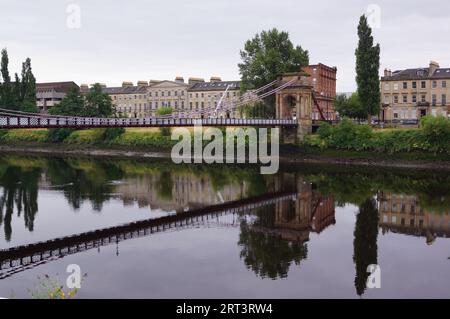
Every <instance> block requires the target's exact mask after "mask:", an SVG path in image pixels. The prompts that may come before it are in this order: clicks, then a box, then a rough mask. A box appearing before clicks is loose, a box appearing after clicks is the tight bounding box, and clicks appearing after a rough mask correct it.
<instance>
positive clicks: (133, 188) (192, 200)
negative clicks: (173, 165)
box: [115, 174, 247, 212]
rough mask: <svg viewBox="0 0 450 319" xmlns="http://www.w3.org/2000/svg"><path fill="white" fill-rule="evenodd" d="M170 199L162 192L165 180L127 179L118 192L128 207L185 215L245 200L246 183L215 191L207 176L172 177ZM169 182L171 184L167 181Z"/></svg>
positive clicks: (156, 175) (153, 177) (117, 189)
mask: <svg viewBox="0 0 450 319" xmlns="http://www.w3.org/2000/svg"><path fill="white" fill-rule="evenodd" d="M163 178H165V179H167V178H168V179H170V183H168V186H167V188H168V189H167V194H166V195H167V196H164V194H162V192H161V187H160V185H161V183H162V182H163V181H162V180H161V176H160V175H158V174H155V175H138V176H133V177H129V178H126V179H125V180H124V181H123V183H121V184H119V185H117V187H116V189H115V191H116V193H117V194H118V196H119V197H120V198H121V199H122V200H123V203H124V204H125V205H133V204H134V203H136V202H137V203H138V205H139V207H146V206H150V207H151V208H160V209H162V210H165V211H177V212H180V211H183V210H185V209H186V208H190V209H193V208H198V207H203V206H209V205H215V204H219V203H223V202H227V201H233V200H237V199H240V198H243V197H245V194H246V192H247V185H246V183H245V182H240V183H232V184H229V185H225V186H223V187H221V189H220V190H214V189H215V188H214V186H213V185H212V181H211V179H210V178H208V177H206V176H196V175H193V174H179V175H175V174H169V176H165V177H163ZM165 182H167V181H165Z"/></svg>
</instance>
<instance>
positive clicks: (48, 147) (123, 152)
mask: <svg viewBox="0 0 450 319" xmlns="http://www.w3.org/2000/svg"><path fill="white" fill-rule="evenodd" d="M0 152H1V153H16V154H30V155H31V154H34V155H61V156H87V157H111V158H142V159H144V158H150V159H169V158H170V150H157V149H151V148H138V149H137V147H120V146H110V145H76V146H75V145H70V144H63V143H61V144H53V143H40V144H36V143H26V142H24V143H21V144H15V145H12V144H3V145H0ZM280 162H281V163H286V164H303V163H305V164H306V163H307V164H332V165H357V166H365V167H391V168H407V169H432V170H446V171H450V157H449V156H447V155H442V154H441V155H432V154H427V153H398V154H385V153H373V152H356V151H346V150H331V149H326V150H322V149H320V148H314V147H305V146H303V147H301V146H281V149H280Z"/></svg>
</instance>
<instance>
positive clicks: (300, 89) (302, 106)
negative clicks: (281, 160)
mask: <svg viewBox="0 0 450 319" xmlns="http://www.w3.org/2000/svg"><path fill="white" fill-rule="evenodd" d="M293 80H296V81H294V83H293V84H291V85H289V86H288V87H286V88H283V89H282V90H280V91H278V92H277V93H276V99H275V109H276V118H277V119H290V120H292V119H294V120H296V121H297V122H298V126H297V127H281V128H280V129H281V136H282V138H283V142H284V143H297V142H300V141H302V140H303V139H304V137H305V135H306V134H309V133H311V132H312V105H313V97H312V94H313V91H312V89H313V87H312V86H311V85H310V82H309V81H308V75H307V74H306V73H304V72H294V73H285V74H283V75H281V76H279V78H278V86H281V85H283V84H284V83H287V82H290V81H293Z"/></svg>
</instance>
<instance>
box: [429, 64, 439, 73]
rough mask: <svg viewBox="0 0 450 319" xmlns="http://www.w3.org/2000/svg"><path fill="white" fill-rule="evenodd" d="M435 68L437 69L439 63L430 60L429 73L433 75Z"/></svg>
mask: <svg viewBox="0 0 450 319" xmlns="http://www.w3.org/2000/svg"><path fill="white" fill-rule="evenodd" d="M437 69H439V63H437V62H435V61H430V70H429V75H433V74H434V72H436V70H437Z"/></svg>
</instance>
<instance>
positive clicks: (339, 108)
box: [334, 93, 367, 119]
mask: <svg viewBox="0 0 450 319" xmlns="http://www.w3.org/2000/svg"><path fill="white" fill-rule="evenodd" d="M334 108H335V110H336V112H338V113H339V116H341V117H349V118H353V119H366V118H367V110H366V109H365V108H364V106H363V105H362V103H361V101H360V99H359V96H358V93H353V94H352V95H351V96H350V97H349V98H347V96H346V95H345V94H341V95H338V96H337V97H336V98H335V100H334Z"/></svg>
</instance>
